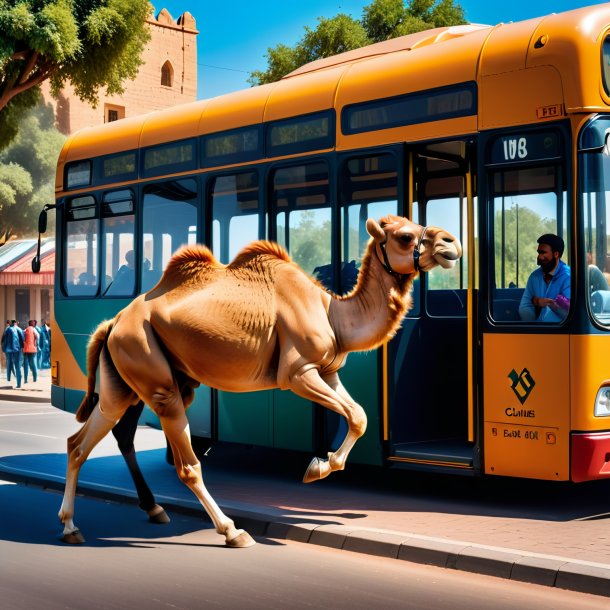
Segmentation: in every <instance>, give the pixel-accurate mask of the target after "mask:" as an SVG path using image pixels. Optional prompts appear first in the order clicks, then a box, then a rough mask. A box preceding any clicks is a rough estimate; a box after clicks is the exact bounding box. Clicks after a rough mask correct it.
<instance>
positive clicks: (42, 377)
mask: <svg viewBox="0 0 610 610" xmlns="http://www.w3.org/2000/svg"><path fill="white" fill-rule="evenodd" d="M16 386H17V380H16V379H15V376H14V375H12V376H11V380H10V381H7V380H6V369H4V368H3V369H2V372H1V373H0V400H13V401H17V402H40V403H48V402H51V369H42V370H40V371H38V373H37V379H36V381H34V378H33V376H32V374H31V371H30V374H29V375H28V382H27V383H25V379H24V377H23V374H22V376H21V387H20V388H17V387H16Z"/></svg>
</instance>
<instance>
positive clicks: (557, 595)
mask: <svg viewBox="0 0 610 610" xmlns="http://www.w3.org/2000/svg"><path fill="white" fill-rule="evenodd" d="M60 502H61V497H60V496H59V494H57V493H50V492H48V491H44V490H42V489H40V488H34V487H25V486H22V485H16V484H12V483H6V482H0V506H2V519H1V520H0V591H1V592H2V593H1V595H0V609H1V610H31V609H32V608H41V609H44V610H55V609H57V610H59V609H62V610H66V609H74V610H98V609H100V610H101V609H112V610H120V609H123V608H124V609H126V610H138V609H140V608H142V609H144V608H145V609H147V610H154V609H155V608H159V609H161V608H178V609H185V610H187V609H196V608H235V609H242V608H261V609H276V608H278V609H279V608H282V609H283V608H295V609H296V608H308V609H311V608H325V609H328V608H350V609H354V610H357V609H360V608H362V609H366V610H370V609H371V608H383V609H392V608H401V609H402V610H408V609H417V610H422V609H426V610H436V609H438V610H445V609H446V610H449V609H451V610H461V609H468V610H489V608H490V607H492V605H493V608H494V610H508V609H515V610H517V609H519V610H523V609H528V608H532V609H534V608H536V609H539V608H544V609H548V608H553V609H556V610H581V609H582V610H597V609H599V610H601V609H602V608H603V609H604V610H607V608H608V600H607V599H604V598H600V597H595V596H589V595H585V594H580V593H573V592H570V591H562V590H556V589H549V588H547V587H540V586H537V585H529V584H523V583H515V582H510V581H506V580H503V579H497V578H492V577H487V576H480V575H474V574H468V573H464V572H456V571H452V570H443V569H439V568H433V567H426V566H419V565H416V564H411V563H408V562H402V561H401V562H397V561H394V560H388V559H383V558H378V557H372V556H367V555H361V554H357V553H348V552H345V551H336V550H333V549H329V548H324V547H318V546H314V545H307V544H300V543H297V542H286V541H274V540H269V539H259V540H258V542H259V544H257V545H256V546H254V547H252V548H249V549H228V548H226V547H225V546H224V544H223V539H222V538H221V537H220V536H218V535H217V534H216V533H215V532H214V530H213V529H211V528H210V527H209V525H208V524H207V523H205V522H203V521H202V520H200V519H197V518H194V517H189V516H184V515H174V516H173V520H172V523H171V524H169V525H163V526H159V525H152V524H150V523H148V522H147V520H146V518H145V516H144V514H143V513H142V512H141V511H139V510H138V509H137V508H136V507H135V506H133V505H123V504H116V503H109V502H105V501H100V500H93V499H88V498H82V497H81V498H78V502H79V505H80V507H81V508H82V510H81V512H80V514H81V516H80V522H81V524H82V526H83V529H84V531H86V532H88V539H87V542H86V543H85V544H84V545H78V546H69V545H65V544H64V543H62V542H60V541H59V540H58V539H57V536H58V534H59V532H60V530H61V528H60V524H59V522H58V521H57V518H56V516H55V515H56V513H57V510H58V508H59V505H60ZM491 600H493V602H491Z"/></svg>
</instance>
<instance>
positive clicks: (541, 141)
mask: <svg viewBox="0 0 610 610" xmlns="http://www.w3.org/2000/svg"><path fill="white" fill-rule="evenodd" d="M559 156H561V141H560V135H559V132H558V131H538V132H532V133H513V134H510V135H505V136H499V137H498V138H496V139H495V140H494V141H493V145H492V147H491V154H490V159H489V161H488V162H489V163H490V164H492V165H498V164H504V163H519V162H526V161H543V160H547V159H557V158H558V157H559Z"/></svg>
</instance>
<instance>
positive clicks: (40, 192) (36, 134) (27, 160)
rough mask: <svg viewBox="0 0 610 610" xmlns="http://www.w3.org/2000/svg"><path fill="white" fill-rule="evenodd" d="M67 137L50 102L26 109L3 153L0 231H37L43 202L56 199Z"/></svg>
mask: <svg viewBox="0 0 610 610" xmlns="http://www.w3.org/2000/svg"><path fill="white" fill-rule="evenodd" d="M0 116H2V113H0ZM64 140H65V136H63V135H62V134H61V133H59V131H57V129H56V128H55V126H54V117H53V110H52V108H51V107H50V106H45V105H43V104H40V105H38V106H37V107H35V108H34V109H32V110H30V111H29V112H27V113H24V116H23V118H22V119H21V123H20V129H19V133H18V134H17V136H16V138H15V139H14V141H13V142H12V143H11V144H10V145H9V146H8V147H7V148H5V149H4V150H3V151H2V152H1V153H0V235H5V236H6V237H23V236H28V235H29V236H33V235H35V234H36V228H37V218H38V214H39V213H40V210H41V209H42V206H43V205H44V204H45V203H52V202H53V199H54V192H55V169H56V165H57V157H58V156H59V152H60V150H61V147H62V145H63V143H64ZM53 218H54V215H51V216H50V217H49V220H51V221H52V219H53ZM49 230H50V231H52V230H53V227H52V226H51V225H50V226H49Z"/></svg>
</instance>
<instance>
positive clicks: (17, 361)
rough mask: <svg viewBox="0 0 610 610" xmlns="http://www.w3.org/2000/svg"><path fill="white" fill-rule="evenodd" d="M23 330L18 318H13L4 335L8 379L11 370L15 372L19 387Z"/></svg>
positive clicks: (3, 347)
mask: <svg viewBox="0 0 610 610" xmlns="http://www.w3.org/2000/svg"><path fill="white" fill-rule="evenodd" d="M23 342H24V337H23V331H22V330H21V329H20V328H19V325H18V324H17V320H11V325H10V326H7V328H6V329H5V331H4V334H3V335H2V350H3V351H4V353H5V354H6V380H7V381H10V380H11V372H13V373H15V378H16V379H17V388H20V387H21V350H22V349H23Z"/></svg>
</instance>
